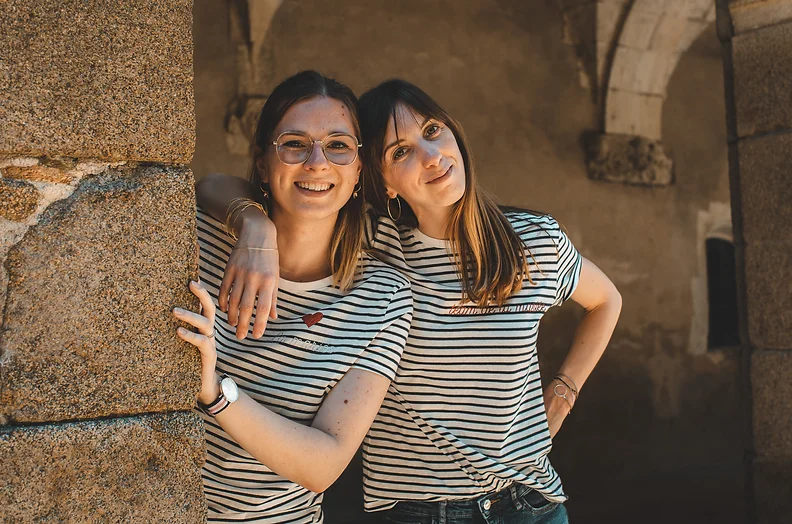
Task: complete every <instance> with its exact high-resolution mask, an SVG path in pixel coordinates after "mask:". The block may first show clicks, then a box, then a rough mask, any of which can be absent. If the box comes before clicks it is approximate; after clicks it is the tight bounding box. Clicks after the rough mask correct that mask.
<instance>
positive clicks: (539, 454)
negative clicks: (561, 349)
mask: <svg viewBox="0 0 792 524" xmlns="http://www.w3.org/2000/svg"><path fill="white" fill-rule="evenodd" d="M507 217H508V219H509V220H510V222H511V223H512V225H513V226H514V229H515V231H517V233H518V234H519V235H520V237H521V239H522V240H523V242H524V244H525V246H526V247H527V248H528V249H529V250H530V253H531V255H528V262H529V267H530V269H531V278H532V279H533V284H531V283H529V282H528V281H527V280H525V281H524V285H523V288H522V290H521V291H520V292H518V293H517V294H515V295H514V296H512V297H511V298H509V299H508V300H507V301H506V302H505V303H504V304H503V306H500V307H498V306H492V307H487V308H479V307H476V306H475V305H474V304H471V303H469V302H468V303H466V304H463V303H462V294H461V286H460V283H459V280H458V277H457V273H456V269H455V266H454V264H453V263H452V259H451V256H450V254H449V251H448V250H447V248H446V242H445V241H443V240H437V239H433V238H429V237H427V236H426V235H424V234H422V233H421V232H420V231H418V230H416V229H409V228H406V227H397V226H396V225H394V224H393V222H392V221H389V220H388V219H381V220H380V222H379V224H378V225H377V230H376V235H375V238H374V239H373V244H372V248H373V249H374V251H375V252H376V253H377V256H379V257H380V258H381V259H383V260H384V261H386V262H388V263H389V264H391V265H393V266H394V267H397V268H399V269H400V270H401V271H402V272H403V273H404V274H405V275H406V276H407V277H408V278H409V279H410V284H411V286H412V294H413V303H414V311H413V321H412V325H411V327H410V333H409V336H408V338H407V344H406V346H405V348H404V353H403V354H402V360H401V364H400V365H399V371H398V373H397V375H396V378H395V379H394V381H393V382H392V383H391V386H390V388H389V390H388V394H387V395H386V397H385V400H384V402H383V404H382V407H381V408H380V411H379V414H378V415H377V418H376V419H375V421H374V423H373V425H372V427H371V429H370V431H369V434H368V436H367V437H366V439H365V440H364V444H363V446H364V447H363V468H364V490H365V507H366V510H367V511H379V510H385V509H388V508H391V507H393V506H394V505H395V504H396V502H397V501H400V500H421V501H430V502H431V501H438V500H444V499H460V498H472V497H477V496H480V495H483V494H485V493H489V492H493V491H498V490H501V489H503V488H505V487H506V486H508V485H509V484H511V483H512V482H518V483H521V484H525V485H527V486H529V487H531V488H534V489H536V490H537V491H539V492H541V493H542V494H543V495H544V496H545V498H547V499H549V500H551V501H555V502H563V501H564V500H566V496H565V495H564V492H563V488H562V486H561V481H560V479H559V477H558V474H557V473H556V472H555V470H554V469H553V467H552V466H551V465H550V462H549V460H548V457H547V455H548V453H549V452H550V448H551V440H550V433H549V430H548V425H547V418H546V414H545V409H544V402H543V399H542V384H541V379H540V376H539V361H538V359H537V353H536V339H537V334H538V327H539V321H540V319H541V318H542V316H543V314H544V313H545V311H547V310H548V309H549V308H550V307H552V306H555V305H560V304H561V303H562V302H563V301H564V300H566V299H567V298H569V296H570V295H571V294H572V292H573V291H574V289H575V286H576V285H577V282H578V279H579V277H580V268H581V263H582V262H581V261H582V259H581V257H580V254H579V253H578V252H577V251H576V250H575V248H574V246H573V245H572V243H571V242H570V241H569V239H568V238H567V236H566V235H565V234H564V233H563V232H562V231H561V229H560V227H559V225H558V223H557V222H556V221H555V220H554V219H553V218H552V217H549V216H537V215H532V214H529V213H526V212H510V213H507Z"/></svg>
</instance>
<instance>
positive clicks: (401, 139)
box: [382, 116, 434, 153]
mask: <svg viewBox="0 0 792 524" xmlns="http://www.w3.org/2000/svg"><path fill="white" fill-rule="evenodd" d="M430 120H434V119H433V118H432V117H430V116H427V117H426V118H425V119H424V121H423V122H422V123H421V125H420V126H419V127H420V128H421V129H423V128H424V126H425V125H426V124H427V123H428V122H429V121H430ZM401 142H404V139H403V138H399V139H398V140H394V141H393V142H391V143H390V144H388V145H387V146H385V149H383V151H382V152H383V153H387V152H388V149H390V148H392V147H393V146H395V145H397V144H399V143H401Z"/></svg>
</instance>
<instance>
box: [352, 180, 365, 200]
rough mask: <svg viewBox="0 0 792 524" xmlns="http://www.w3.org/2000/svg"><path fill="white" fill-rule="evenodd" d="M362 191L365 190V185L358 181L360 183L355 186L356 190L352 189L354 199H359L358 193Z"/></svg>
mask: <svg viewBox="0 0 792 524" xmlns="http://www.w3.org/2000/svg"><path fill="white" fill-rule="evenodd" d="M358 186H360V187H358ZM362 190H363V184H361V183H360V181H358V183H357V184H355V187H354V189H352V198H357V197H358V193H360V192H361V191H362Z"/></svg>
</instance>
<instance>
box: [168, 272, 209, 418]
mask: <svg viewBox="0 0 792 524" xmlns="http://www.w3.org/2000/svg"><path fill="white" fill-rule="evenodd" d="M190 291H192V292H193V294H195V296H196V297H198V300H200V301H201V311H202V314H200V315H199V314H198V313H193V312H192V311H186V310H184V309H181V308H178V307H177V308H173V316H175V317H176V318H178V319H179V320H182V321H184V322H186V323H188V324H190V325H191V326H193V327H194V328H196V329H197V330H198V332H197V333H194V332H192V331H189V330H187V329H184V328H183V327H180V328H179V329H177V330H176V333H177V334H178V335H179V337H180V338H181V339H183V340H185V341H187V342H189V343H190V344H192V345H193V346H195V347H197V348H198V351H200V353H201V392H200V394H199V395H198V401H199V402H201V403H203V404H210V403H212V402H214V400H215V399H216V398H217V397H218V396H219V395H220V386H219V384H218V381H217V375H216V373H215V367H216V365H217V349H216V347H215V329H214V324H215V305H214V301H212V297H211V296H210V295H209V292H208V291H207V290H206V288H204V287H203V286H202V285H201V284H200V283H199V282H190Z"/></svg>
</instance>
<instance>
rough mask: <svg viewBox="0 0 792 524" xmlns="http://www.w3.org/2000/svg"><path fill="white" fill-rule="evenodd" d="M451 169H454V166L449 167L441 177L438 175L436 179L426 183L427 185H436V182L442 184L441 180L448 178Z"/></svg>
mask: <svg viewBox="0 0 792 524" xmlns="http://www.w3.org/2000/svg"><path fill="white" fill-rule="evenodd" d="M453 168H454V166H451V167H449V168H448V169H446V171H445V173H443V174H442V175H440V176H438V177H435V178H433V179H432V180H430V181H429V182H427V184H434V183H437V182H442V181H443V180H445V179H446V178H448V176H449V175H450V174H451V169H453Z"/></svg>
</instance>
